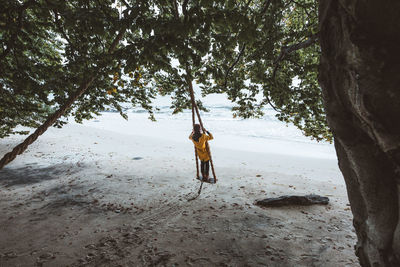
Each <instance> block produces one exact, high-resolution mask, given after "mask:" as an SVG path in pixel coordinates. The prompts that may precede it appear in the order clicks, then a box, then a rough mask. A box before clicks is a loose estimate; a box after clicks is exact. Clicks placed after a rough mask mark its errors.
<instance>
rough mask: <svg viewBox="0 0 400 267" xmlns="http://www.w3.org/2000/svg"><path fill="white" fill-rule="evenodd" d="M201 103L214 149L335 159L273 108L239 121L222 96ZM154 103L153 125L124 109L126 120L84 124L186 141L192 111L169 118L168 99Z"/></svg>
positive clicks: (111, 117)
mask: <svg viewBox="0 0 400 267" xmlns="http://www.w3.org/2000/svg"><path fill="white" fill-rule="evenodd" d="M202 100H203V104H204V106H205V107H206V108H207V109H209V112H203V111H201V112H200V113H201V118H202V121H203V125H204V127H205V128H206V130H208V131H210V132H211V133H212V134H213V135H214V138H215V139H216V141H213V146H216V147H222V148H231V149H235V150H243V151H253V152H263V153H265V152H266V153H276V154H281V155H294V156H302V157H315V158H327V159H328V158H329V159H335V158H336V154H335V151H334V147H333V145H332V144H329V143H327V142H317V141H315V140H312V139H310V138H308V137H305V136H304V135H303V134H302V133H301V131H300V130H299V129H297V128H296V127H295V126H294V125H291V124H286V123H284V122H281V121H279V120H278V119H277V118H276V114H277V113H276V111H274V110H273V109H272V108H265V109H264V113H265V115H264V116H263V117H262V118H258V119H241V118H234V117H233V114H232V107H233V105H234V104H232V103H230V102H229V101H228V100H227V99H226V98H225V97H224V96H221V95H211V96H207V97H206V98H202ZM154 104H155V106H156V107H157V108H158V110H157V111H156V112H155V118H156V122H153V121H151V120H149V119H148V117H149V114H148V113H147V111H145V110H143V109H141V108H129V107H127V106H126V107H125V109H126V113H127V115H128V120H127V121H126V120H124V119H123V118H122V117H121V116H120V115H119V114H118V112H116V111H110V112H103V113H102V114H101V115H102V116H99V117H97V118H96V119H93V120H90V121H87V122H85V123H84V124H85V125H87V126H91V127H96V128H102V129H106V130H111V131H116V132H120V133H124V134H133V135H142V136H148V137H154V138H159V139H165V140H174V141H180V140H181V141H182V142H187V139H188V136H189V134H190V133H191V131H192V113H191V110H184V111H183V112H182V113H179V114H174V115H172V109H171V108H170V99H169V98H167V97H163V98H161V97H160V98H158V99H156V101H155V102H154ZM196 119H197V118H196Z"/></svg>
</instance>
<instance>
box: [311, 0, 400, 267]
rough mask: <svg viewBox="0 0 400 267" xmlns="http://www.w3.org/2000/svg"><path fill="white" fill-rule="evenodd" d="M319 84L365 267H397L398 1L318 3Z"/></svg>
mask: <svg viewBox="0 0 400 267" xmlns="http://www.w3.org/2000/svg"><path fill="white" fill-rule="evenodd" d="M319 8H320V10H319V12H320V14H319V19H320V42H321V49H322V56H321V66H320V77H319V80H320V84H321V86H322V89H323V95H324V101H325V108H326V112H327V117H328V123H329V125H330V127H331V129H332V131H333V133H334V137H335V147H336V151H337V155H338V158H339V167H340V169H341V171H342V173H343V176H344V179H345V181H346V185H347V190H348V196H349V199H350V203H351V208H352V212H353V215H354V227H355V229H356V232H357V236H358V243H357V246H356V254H357V255H358V257H359V259H360V262H361V264H362V266H400V220H399V209H400V205H399V200H400V196H399V192H400V42H399V41H400V1H395V0H387V1H378V0H369V1H367V0H320V3H319Z"/></svg>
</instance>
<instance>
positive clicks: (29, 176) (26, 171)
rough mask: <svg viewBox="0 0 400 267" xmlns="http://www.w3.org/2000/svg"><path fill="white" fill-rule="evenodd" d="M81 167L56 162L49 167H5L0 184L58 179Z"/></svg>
mask: <svg viewBox="0 0 400 267" xmlns="http://www.w3.org/2000/svg"><path fill="white" fill-rule="evenodd" d="M78 171H79V169H78V168H77V167H76V166H75V165H73V164H56V165H52V166H47V167H40V166H37V165H32V164H31V165H26V166H24V167H19V168H12V167H11V168H9V167H5V168H4V169H3V170H1V171H0V185H1V186H4V187H10V186H18V185H19V186H23V185H32V184H36V183H40V182H43V181H49V180H54V179H58V178H59V177H60V176H62V175H63V174H66V173H67V174H74V173H76V172H78Z"/></svg>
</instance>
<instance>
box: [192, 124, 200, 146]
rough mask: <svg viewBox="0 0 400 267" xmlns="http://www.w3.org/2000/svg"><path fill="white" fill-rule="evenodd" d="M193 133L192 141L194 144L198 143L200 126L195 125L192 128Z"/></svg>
mask: <svg viewBox="0 0 400 267" xmlns="http://www.w3.org/2000/svg"><path fill="white" fill-rule="evenodd" d="M193 131H194V133H193V139H194V140H195V141H196V142H198V141H199V138H200V137H201V133H200V124H195V125H194V126H193Z"/></svg>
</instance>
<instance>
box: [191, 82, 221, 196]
mask: <svg viewBox="0 0 400 267" xmlns="http://www.w3.org/2000/svg"><path fill="white" fill-rule="evenodd" d="M188 84H189V92H190V100H191V102H192V124H193V129H194V125H195V112H196V114H197V118H198V121H199V124H200V127H201V129H202V130H203V133H205V132H206V130H205V128H204V126H203V122H202V120H201V117H200V112H199V108H198V107H197V105H196V101H195V98H194V92H193V85H192V80H189V81H188ZM206 150H207V153H208V156H209V157H210V164H211V171H212V173H213V176H214V183H216V182H217V176H216V175H215V169H214V164H213V160H212V156H211V150H210V145H209V144H208V142H206ZM194 153H195V158H196V170H197V178H198V179H199V162H198V157H197V151H196V146H194ZM202 185H203V181H201V186H202ZM201 186H200V190H199V194H200V192H201Z"/></svg>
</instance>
